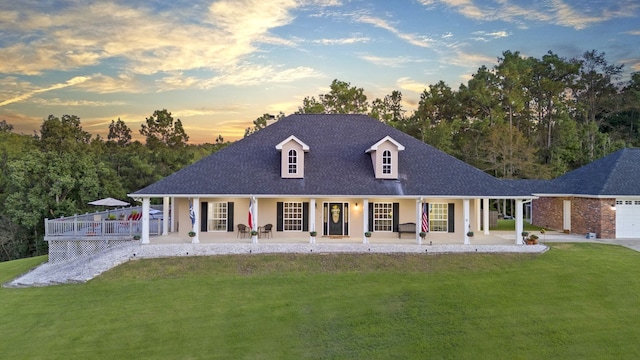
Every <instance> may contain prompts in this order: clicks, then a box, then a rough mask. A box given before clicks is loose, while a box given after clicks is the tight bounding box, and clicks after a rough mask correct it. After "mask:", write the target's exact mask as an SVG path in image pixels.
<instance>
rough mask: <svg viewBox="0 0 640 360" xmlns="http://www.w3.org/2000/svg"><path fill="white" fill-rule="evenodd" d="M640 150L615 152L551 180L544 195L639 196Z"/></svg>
mask: <svg viewBox="0 0 640 360" xmlns="http://www.w3.org/2000/svg"><path fill="white" fill-rule="evenodd" d="M638 179H640V149H637V148H626V149H622V150H618V151H616V152H614V153H612V154H609V155H607V156H605V157H603V158H601V159H598V160H596V161H594V162H592V163H589V164H587V165H584V166H582V167H580V168H578V169H576V170H573V171H570V172H568V173H566V174H564V175H562V176H560V177H558V178H556V179H554V180H552V181H551V187H550V188H549V189H546V190H547V191H550V192H546V194H572V195H593V196H621V195H634V196H638V195H640V181H638Z"/></svg>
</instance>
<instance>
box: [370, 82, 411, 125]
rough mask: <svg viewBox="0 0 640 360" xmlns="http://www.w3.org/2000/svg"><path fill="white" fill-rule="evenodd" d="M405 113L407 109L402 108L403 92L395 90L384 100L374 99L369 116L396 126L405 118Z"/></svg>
mask: <svg viewBox="0 0 640 360" xmlns="http://www.w3.org/2000/svg"><path fill="white" fill-rule="evenodd" d="M404 113H405V110H404V109H403V108H402V93H401V92H400V91H397V90H394V91H392V92H391V94H390V95H386V96H385V97H384V99H382V100H381V99H375V100H373V102H372V103H371V113H369V116H371V117H373V118H375V119H378V120H380V121H382V122H383V123H385V124H388V125H391V126H394V127H396V126H398V124H400V123H401V122H402V120H403V119H404Z"/></svg>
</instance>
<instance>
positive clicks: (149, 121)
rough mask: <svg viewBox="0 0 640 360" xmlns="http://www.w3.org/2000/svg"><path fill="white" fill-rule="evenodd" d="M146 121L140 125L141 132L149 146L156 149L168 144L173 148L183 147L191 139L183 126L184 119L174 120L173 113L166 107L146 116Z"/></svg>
mask: <svg viewBox="0 0 640 360" xmlns="http://www.w3.org/2000/svg"><path fill="white" fill-rule="evenodd" d="M145 120H146V123H145V124H142V125H141V126H140V134H141V135H143V136H145V138H146V144H147V146H148V147H149V148H151V149H155V148H158V147H162V146H166V147H169V148H172V149H177V148H182V147H184V146H186V144H187V142H188V141H189V136H188V135H187V133H186V132H185V131H184V128H183V127H182V121H180V119H177V120H175V121H174V119H173V117H172V116H171V113H170V112H169V111H167V110H166V109H163V110H156V111H154V112H153V114H152V115H151V116H150V117H148V118H146V119H145Z"/></svg>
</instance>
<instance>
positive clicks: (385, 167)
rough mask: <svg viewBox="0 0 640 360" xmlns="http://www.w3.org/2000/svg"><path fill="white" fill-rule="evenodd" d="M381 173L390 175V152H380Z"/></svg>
mask: <svg viewBox="0 0 640 360" xmlns="http://www.w3.org/2000/svg"><path fill="white" fill-rule="evenodd" d="M382 173H383V174H391V151H389V150H385V151H383V152H382Z"/></svg>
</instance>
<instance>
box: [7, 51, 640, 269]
mask: <svg viewBox="0 0 640 360" xmlns="http://www.w3.org/2000/svg"><path fill="white" fill-rule="evenodd" d="M622 71H623V65H612V64H610V63H609V62H608V61H607V59H606V56H605V54H604V53H602V52H598V51H596V50H591V51H587V52H585V53H584V54H583V55H582V56H581V57H580V58H575V59H566V58H562V57H560V56H558V55H557V54H554V53H552V52H548V53H547V54H545V55H543V56H542V57H541V58H534V57H524V56H522V55H520V53H519V52H511V51H505V52H503V53H502V56H501V57H499V58H498V62H497V65H495V66H494V67H492V68H487V67H486V66H482V67H480V68H479V69H478V70H477V71H476V72H475V73H474V74H473V75H472V77H471V79H470V80H469V81H468V82H467V84H460V85H459V87H458V89H453V88H451V87H450V86H449V85H447V84H446V83H445V82H444V81H439V82H437V83H435V84H432V85H429V86H428V87H427V88H425V90H424V91H423V92H422V94H421V96H420V101H419V103H418V105H417V107H416V109H415V110H413V111H412V112H410V113H409V112H408V111H407V110H406V109H404V107H403V101H402V93H401V92H400V91H392V92H391V94H389V95H387V96H385V97H384V98H382V99H380V98H376V99H374V100H373V101H371V102H369V101H368V99H367V97H366V95H365V91H364V89H363V88H358V87H356V86H352V85H351V84H350V83H349V82H345V81H340V80H338V79H336V80H334V81H333V82H332V83H331V85H330V91H329V92H328V93H327V94H320V95H318V96H317V97H316V96H307V97H305V98H304V100H303V101H302V104H301V106H299V107H298V110H297V111H296V113H339V114H368V115H370V116H372V117H374V118H376V119H378V120H380V121H382V122H384V123H386V124H389V125H391V126H393V127H395V128H397V129H399V130H401V131H404V132H405V133H407V134H409V135H411V136H413V137H415V138H417V139H420V140H422V141H423V142H425V143H428V144H431V145H433V146H435V147H437V148H439V149H440V150H443V151H445V152H447V153H449V154H451V155H453V156H456V157H458V158H460V159H462V160H464V161H466V162H467V163H469V164H471V165H473V166H476V167H478V168H480V169H483V170H484V171H486V172H488V173H490V174H492V175H494V176H497V177H500V178H551V177H556V176H558V175H561V174H563V173H565V172H567V171H570V170H573V169H575V168H577V167H580V166H582V165H584V164H587V163H589V162H591V161H593V160H595V159H597V158H600V157H602V156H605V155H607V154H609V153H611V152H613V151H615V150H618V149H620V148H623V147H632V146H638V144H639V143H640V133H639V132H638V126H639V125H640V124H639V123H640V73H638V72H636V73H633V74H631V78H630V79H629V80H628V81H627V82H625V83H620V77H621V75H622ZM284 116H285V114H284V113H282V112H280V113H279V114H277V115H271V114H268V113H265V114H263V115H262V116H260V117H258V118H257V119H256V120H254V121H253V124H252V126H250V127H247V128H246V131H245V136H250V135H251V134H253V133H255V132H256V131H259V130H261V129H263V128H264V127H266V126H267V125H268V123H269V122H272V121H278V120H279V119H281V118H282V117H284ZM145 120H146V121H145V122H144V123H143V124H142V125H141V127H140V129H139V130H138V131H139V132H140V134H141V135H143V136H144V138H145V141H144V143H142V142H139V141H132V136H131V134H132V130H131V129H130V128H129V127H128V126H127V125H126V123H125V122H124V121H122V120H120V119H117V120H112V121H111V124H110V125H109V132H108V136H107V138H106V139H103V138H102V137H100V136H99V135H98V136H95V137H92V135H91V134H90V133H88V132H86V131H85V130H83V129H82V126H81V122H80V119H79V118H78V117H77V116H75V115H64V116H62V117H60V118H58V117H56V116H54V115H50V116H49V117H48V118H47V119H45V120H44V121H43V123H42V125H41V127H40V129H39V131H38V132H37V133H36V134H35V135H34V136H28V135H19V134H15V133H13V132H12V129H13V128H12V126H11V125H10V124H7V123H6V122H5V121H0V204H2V207H1V208H0V261H2V260H9V259H16V258H21V257H26V256H33V255H39V254H43V253H45V252H46V244H45V243H44V241H43V240H42V239H43V231H44V228H43V226H44V225H43V219H44V218H55V217H59V216H69V215H73V214H76V213H84V212H86V211H91V210H93V209H91V208H90V206H89V205H87V203H88V202H89V201H92V200H95V199H99V198H102V197H108V196H111V197H116V198H121V199H124V198H125V197H126V194H127V193H130V192H133V191H135V190H138V189H140V188H143V187H145V186H147V185H149V184H151V183H153V182H155V181H157V180H159V179H161V178H163V177H165V176H167V175H169V174H171V173H173V172H175V171H177V170H179V169H181V168H182V167H184V166H186V165H188V164H190V163H192V162H194V161H196V160H198V159H200V158H202V157H204V156H207V155H209V154H211V153H213V152H215V151H218V150H219V149H221V148H223V147H224V146H226V145H228V142H225V141H224V139H223V138H222V136H218V138H217V139H216V140H215V142H214V143H206V144H200V145H191V144H188V143H187V142H188V140H189V136H188V135H187V133H186V132H185V130H184V128H183V127H182V122H181V121H180V119H174V118H173V117H172V115H171V113H170V112H169V111H167V110H166V109H165V110H156V111H154V113H153V114H152V115H151V116H149V117H148V118H146V119H145Z"/></svg>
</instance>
